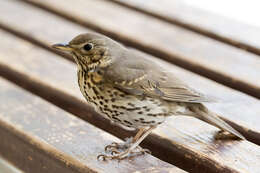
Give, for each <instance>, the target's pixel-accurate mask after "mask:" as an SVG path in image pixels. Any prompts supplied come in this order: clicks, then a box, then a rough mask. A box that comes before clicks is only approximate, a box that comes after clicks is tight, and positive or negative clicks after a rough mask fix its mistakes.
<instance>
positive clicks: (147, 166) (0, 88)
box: [0, 78, 185, 173]
mask: <svg viewBox="0 0 260 173" xmlns="http://www.w3.org/2000/svg"><path fill="white" fill-rule="evenodd" d="M0 92H1V97H0V129H1V130H0V134H1V137H2V141H1V143H0V154H1V155H2V156H4V157H5V158H7V159H8V160H10V161H11V162H15V165H16V166H18V167H20V169H22V170H23V171H25V172H28V173H30V172H32V173H35V172H37V173H44V172H49V173H51V172H53V173H57V172H65V173H66V172H68V173H69V172H70V173H71V172H73V173H74V172H75V173H76V172H77V173H80V172H82V173H83V172H100V173H101V172H107V170H109V171H111V172H135V171H140V172H145V171H147V170H151V169H152V171H151V172H157V171H158V172H171V171H173V172H175V171H176V172H178V173H181V172H183V173H184V172H185V171H182V170H181V169H179V168H177V167H174V166H172V165H170V164H167V163H165V162H163V161H160V160H159V159H156V158H154V157H153V156H150V155H145V156H141V157H138V158H135V159H132V160H129V161H126V160H124V161H121V162H120V164H119V163H118V162H117V161H111V162H109V164H108V163H106V162H102V161H98V160H97V159H96V156H97V154H99V153H102V152H103V149H104V145H106V144H109V143H111V142H113V141H118V142H120V140H119V139H118V138H115V137H114V136H112V135H110V134H108V133H106V132H104V131H102V130H100V129H97V128H96V127H94V126H92V125H90V124H88V123H86V122H84V121H82V120H80V119H78V118H76V117H74V116H73V115H71V114H69V113H66V112H65V111H63V110H61V109H59V108H57V107H55V106H54V105H51V104H49V103H47V102H46V101H44V100H42V99H40V98H39V97H36V96H33V95H32V94H29V93H28V92H25V91H24V90H22V89H20V88H18V87H17V86H14V85H13V84H10V83H9V82H7V81H5V80H3V78H0ZM162 168H164V169H165V170H164V171H161V170H162Z"/></svg>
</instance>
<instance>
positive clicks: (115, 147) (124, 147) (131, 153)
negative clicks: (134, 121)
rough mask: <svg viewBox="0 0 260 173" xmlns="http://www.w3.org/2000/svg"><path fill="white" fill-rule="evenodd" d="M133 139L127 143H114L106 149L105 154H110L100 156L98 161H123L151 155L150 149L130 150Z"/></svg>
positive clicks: (127, 140) (129, 139)
mask: <svg viewBox="0 0 260 173" xmlns="http://www.w3.org/2000/svg"><path fill="white" fill-rule="evenodd" d="M132 141H133V138H127V139H126V141H125V143H116V142H113V143H112V144H110V145H107V146H106V147H105V152H106V153H109V154H107V155H106V154H100V155H98V157H97V159H98V160H103V161H106V160H118V161H120V160H123V159H125V158H130V157H135V156H139V155H143V154H146V153H148V154H151V151H150V150H148V149H143V148H141V147H140V146H137V147H135V148H133V149H130V148H131V146H132Z"/></svg>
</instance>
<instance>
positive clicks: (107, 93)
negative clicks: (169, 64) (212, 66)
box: [53, 33, 244, 159]
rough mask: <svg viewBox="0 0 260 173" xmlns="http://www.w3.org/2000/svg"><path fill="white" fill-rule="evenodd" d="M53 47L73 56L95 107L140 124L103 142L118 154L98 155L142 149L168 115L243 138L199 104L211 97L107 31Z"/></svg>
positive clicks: (115, 119) (120, 119)
mask: <svg viewBox="0 0 260 173" xmlns="http://www.w3.org/2000/svg"><path fill="white" fill-rule="evenodd" d="M53 48H56V49H59V50H62V51H66V52H69V53H70V54H72V55H73V57H74V59H75V61H76V63H77V65H78V84H79V87H80V90H81V93H82V94H83V95H84V97H85V98H86V100H87V101H88V102H89V103H90V104H91V105H92V106H93V107H94V108H95V110H96V111H97V112H99V113H100V114H101V115H103V116H104V117H105V118H108V119H109V120H111V121H112V122H114V123H116V124H118V125H120V126H121V127H123V128H126V129H129V130H132V129H139V131H138V133H137V135H136V136H135V137H134V138H132V139H130V140H128V141H127V142H126V143H125V144H117V143H113V144H111V145H109V146H107V147H106V149H107V150H108V149H113V152H114V153H116V154H112V155H100V157H103V159H123V158H125V157H127V156H128V155H129V154H130V153H134V151H135V150H138V151H139V152H144V151H146V150H142V149H141V147H139V146H138V145H139V144H140V143H141V142H142V140H143V139H144V138H145V137H146V136H147V135H149V134H150V133H151V131H152V130H153V129H154V128H156V126H157V125H159V124H161V123H163V122H164V120H165V118H166V117H168V116H172V115H185V116H193V117H196V118H198V119H200V120H203V121H205V122H207V123H209V124H211V125H213V126H216V127H218V128H219V129H221V131H227V132H229V133H230V134H233V135H235V136H237V137H239V138H241V139H244V137H243V136H242V135H241V134H240V133H239V132H237V131H236V130H235V129H233V128H232V127H231V126H230V125H228V124H227V123H225V122H224V121H223V120H221V119H220V118H219V117H218V116H217V115H216V114H215V113H213V112H211V111H209V110H208V109H207V108H206V107H205V106H204V105H203V104H202V103H203V102H209V101H211V99H210V98H209V97H207V96H205V95H203V94H201V93H199V92H197V91H195V90H194V89H192V88H190V87H189V86H187V85H186V84H184V83H183V82H182V81H181V80H179V79H178V78H177V76H176V75H175V74H172V73H170V72H168V71H164V68H163V67H162V66H160V65H159V64H157V63H155V62H153V61H152V60H151V59H148V58H145V57H143V56H140V55H139V54H136V53H134V52H133V51H130V50H128V49H127V48H125V47H124V46H122V45H120V44H119V43H117V42H116V41H114V40H112V39H110V38H108V37H106V36H103V35H99V34H94V33H88V34H81V35H79V36H77V37H75V38H74V39H73V40H72V41H70V42H69V43H68V44H55V45H53ZM115 149H118V150H115ZM119 149H122V150H123V151H122V152H119Z"/></svg>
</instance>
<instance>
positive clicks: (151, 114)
mask: <svg viewBox="0 0 260 173" xmlns="http://www.w3.org/2000/svg"><path fill="white" fill-rule="evenodd" d="M81 75H82V76H84V74H81ZM82 76H79V77H82ZM79 87H80V90H81V92H82V94H83V95H84V97H85V98H86V100H87V101H88V102H89V103H90V104H91V105H92V106H93V107H94V108H95V110H96V111H97V112H98V113H100V114H101V115H102V116H104V117H105V118H108V119H110V120H111V121H112V122H113V123H115V124H118V125H120V126H122V127H124V128H126V129H128V130H131V129H136V128H141V127H145V126H151V125H158V124H161V123H162V122H163V121H164V120H165V117H166V116H168V115H169V107H168V106H167V105H166V104H165V103H162V100H160V99H156V98H151V97H143V96H135V95H130V94H127V93H125V92H123V91H121V90H118V89H116V88H114V87H113V86H110V85H106V84H95V83H93V80H91V78H85V79H84V80H79Z"/></svg>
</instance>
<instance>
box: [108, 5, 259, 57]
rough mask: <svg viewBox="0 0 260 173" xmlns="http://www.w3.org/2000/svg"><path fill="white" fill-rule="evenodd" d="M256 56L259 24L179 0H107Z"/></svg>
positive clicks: (257, 52)
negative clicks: (250, 23)
mask: <svg viewBox="0 0 260 173" xmlns="http://www.w3.org/2000/svg"><path fill="white" fill-rule="evenodd" d="M108 1H110V2H115V3H117V4H120V5H123V6H125V7H128V8H131V9H134V10H136V11H140V12H142V13H144V14H148V15H150V16H153V17H156V18H158V19H160V20H164V21H166V22H169V23H172V24H175V25H179V26H181V27H184V28H187V29H189V30H191V31H194V32H197V33H200V34H203V35H206V36H208V37H211V38H214V39H216V40H219V41H222V42H224V43H227V44H231V45H233V46H235V47H239V48H242V49H244V50H247V51H250V52H253V53H256V54H258V55H260V46H259V45H260V34H259V29H260V28H259V27H256V26H252V25H248V24H245V23H243V22H239V21H236V20H233V19H229V18H228V17H223V16H220V15H217V14H214V13H212V12H210V11H205V10H203V9H199V8H196V7H193V6H192V5H189V4H187V2H185V1H182V0H163V1H160V0H149V1H143V0H131V1H129V0H108Z"/></svg>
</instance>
